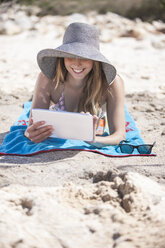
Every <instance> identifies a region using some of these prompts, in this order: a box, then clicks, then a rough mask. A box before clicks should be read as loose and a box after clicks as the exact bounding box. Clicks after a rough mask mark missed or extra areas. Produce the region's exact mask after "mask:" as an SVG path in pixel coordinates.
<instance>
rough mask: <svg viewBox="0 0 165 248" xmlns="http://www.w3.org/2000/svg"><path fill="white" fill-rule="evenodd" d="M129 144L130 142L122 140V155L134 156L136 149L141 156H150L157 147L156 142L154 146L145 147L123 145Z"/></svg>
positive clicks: (120, 144)
mask: <svg viewBox="0 0 165 248" xmlns="http://www.w3.org/2000/svg"><path fill="white" fill-rule="evenodd" d="M124 142H125V143H127V142H128V141H126V140H122V141H121V142H120V143H119V147H120V150H121V152H122V153H128V154H132V153H133V151H134V149H135V148H136V149H137V150H138V152H139V153H140V154H150V153H151V151H152V147H153V146H154V145H155V143H156V142H154V143H153V144H152V145H149V144H145V145H137V146H134V145H130V144H123V143H124Z"/></svg>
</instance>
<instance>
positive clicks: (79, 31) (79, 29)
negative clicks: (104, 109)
mask: <svg viewBox="0 0 165 248" xmlns="http://www.w3.org/2000/svg"><path fill="white" fill-rule="evenodd" d="M58 57H69V58H75V57H78V58H81V59H91V60H94V61H99V62H101V63H102V69H103V71H104V73H105V76H106V79H107V82H108V84H111V83H112V82H113V80H114V78H115V76H116V69H115V67H114V66H113V65H112V64H111V63H110V61H109V60H108V59H107V58H105V57H104V55H103V54H102V53H101V52H100V49H99V32H98V30H97V28H96V27H95V26H92V25H88V24H85V23H79V22H74V23H72V24H70V25H69V26H68V27H67V29H66V31H65V34H64V38H63V44H62V45H61V46H59V47H57V48H55V49H44V50H41V51H40V52H39V53H38V55H37V62H38V65H39V67H40V69H41V71H42V72H43V73H44V74H45V75H46V76H47V77H48V78H50V79H53V78H54V76H55V68H56V61H57V58H58Z"/></svg>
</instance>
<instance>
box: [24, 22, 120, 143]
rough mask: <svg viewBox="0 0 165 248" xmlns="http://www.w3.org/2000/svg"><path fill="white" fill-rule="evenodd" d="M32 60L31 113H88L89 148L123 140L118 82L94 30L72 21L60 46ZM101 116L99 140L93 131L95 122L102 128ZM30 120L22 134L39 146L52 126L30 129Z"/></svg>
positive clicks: (50, 131)
mask: <svg viewBox="0 0 165 248" xmlns="http://www.w3.org/2000/svg"><path fill="white" fill-rule="evenodd" d="M37 60H38V65H39V67H40V69H41V73H40V74H39V77H38V80H37V83H36V87H35V92H34V98H33V102H32V109H33V108H41V109H49V108H51V109H52V110H55V111H59V110H60V111H61V110H62V111H63V110H65V111H69V112H88V113H90V114H92V115H93V133H94V138H93V142H92V144H93V145H95V146H97V145H98V146H105V145H112V144H118V143H119V142H120V141H121V140H123V139H125V112H124V86H123V81H122V79H121V78H120V76H119V75H116V69H115V67H114V66H113V65H112V64H111V63H110V62H109V61H108V60H107V59H106V58H105V57H104V56H103V54H102V53H101V52H100V50H99V32H98V30H97V29H96V27H94V26H91V25H88V24H84V23H77V22H76V23H72V24H70V25H69V26H68V28H67V29H66V32H65V34H64V38H63V44H62V45H61V46H60V47H58V48H56V49H44V50H42V51H40V52H39V53H38V56H37ZM51 102H53V105H52V106H51ZM103 106H106V107H105V108H104V107H103ZM106 116H107V120H108V126H109V130H110V135H108V136H106V137H103V136H101V135H100V133H99V135H98V133H97V128H98V127H99V122H100V121H101V120H104V121H102V122H101V123H104V124H105V117H106ZM31 119H32V114H30V121H29V123H31V124H30V125H29V127H28V128H27V130H26V132H25V135H26V136H27V137H28V138H29V139H30V140H31V141H33V142H35V143H39V142H41V141H43V140H45V139H46V138H48V137H49V136H50V135H51V134H52V132H53V127H52V126H44V127H43V126H42V125H43V123H42V124H41V123H40V122H36V123H33V124H32V121H31ZM103 129H104V128H103ZM103 131H104V130H103Z"/></svg>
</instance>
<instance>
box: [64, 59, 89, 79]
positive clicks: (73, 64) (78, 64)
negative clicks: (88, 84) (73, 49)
mask: <svg viewBox="0 0 165 248" xmlns="http://www.w3.org/2000/svg"><path fill="white" fill-rule="evenodd" d="M64 64H65V67H66V69H67V71H68V72H69V73H70V74H71V76H72V77H73V78H75V79H84V78H85V77H86V76H87V75H88V73H89V72H90V71H91V70H92V68H93V61H92V60H89V59H78V58H64Z"/></svg>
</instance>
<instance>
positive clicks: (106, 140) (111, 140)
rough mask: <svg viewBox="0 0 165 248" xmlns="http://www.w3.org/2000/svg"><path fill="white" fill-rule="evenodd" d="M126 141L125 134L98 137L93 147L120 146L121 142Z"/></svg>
mask: <svg viewBox="0 0 165 248" xmlns="http://www.w3.org/2000/svg"><path fill="white" fill-rule="evenodd" d="M124 139H125V134H119V133H113V134H111V135H108V136H96V137H95V141H94V142H93V143H91V144H92V145H94V146H96V147H98V148H101V147H104V146H108V145H118V144H119V143H120V141H121V140H124Z"/></svg>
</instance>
